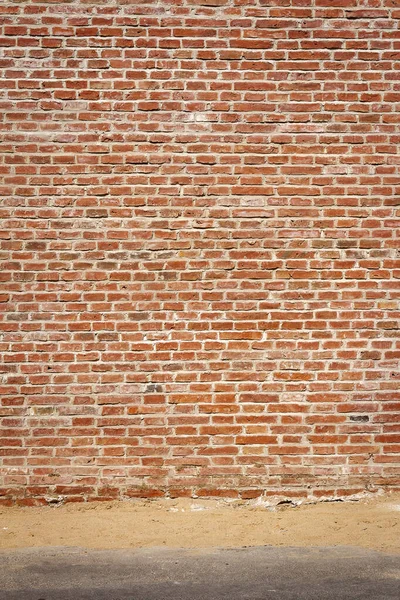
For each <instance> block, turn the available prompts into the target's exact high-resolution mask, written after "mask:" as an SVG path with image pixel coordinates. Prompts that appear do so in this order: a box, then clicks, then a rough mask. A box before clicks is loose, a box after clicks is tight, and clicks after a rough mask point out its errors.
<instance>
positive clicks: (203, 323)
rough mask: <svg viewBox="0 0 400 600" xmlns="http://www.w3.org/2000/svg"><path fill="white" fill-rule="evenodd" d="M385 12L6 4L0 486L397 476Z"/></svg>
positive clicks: (341, 481)
mask: <svg viewBox="0 0 400 600" xmlns="http://www.w3.org/2000/svg"><path fill="white" fill-rule="evenodd" d="M399 19H400V6H399V4H398V2H397V1H396V0H385V1H381V0H364V1H363V2H354V1H352V0H271V1H269V0H268V1H267V0H172V1H171V2H167V1H166V0H153V1H152V0H144V1H143V2H141V1H140V2H139V1H134V0H133V1H127V0H125V1H118V2H114V1H113V0H110V1H107V2H97V3H95V4H94V3H91V2H86V1H82V2H69V1H65V2H53V1H51V0H48V1H47V2H46V1H39V2H36V1H23V0H20V1H18V2H12V1H11V2H2V3H1V5H0V25H1V34H0V44H1V58H0V72H1V79H2V85H1V99H0V107H1V122H0V125H1V149H0V150H1V159H0V171H1V189H0V191H1V195H2V203H1V209H0V210H1V233H0V235H1V240H0V242H1V247H0V248H1V249H0V252H1V254H0V263H1V265H0V278H1V285H2V288H1V289H2V291H1V295H0V301H1V304H0V306H1V309H2V312H1V315H2V316H1V322H0V324H1V329H2V334H1V339H0V349H1V352H2V356H3V361H2V371H3V374H2V378H1V383H0V386H1V400H0V411H1V412H0V415H1V418H0V436H1V443H0V455H1V456H0V459H1V463H0V486H1V489H0V494H1V497H2V498H3V500H2V501H3V502H12V501H14V500H17V501H19V502H22V503H26V504H29V503H35V502H41V501H42V502H44V501H46V498H47V499H49V498H56V497H58V496H62V497H65V498H67V499H70V500H79V499H83V498H84V499H96V498H113V497H135V496H157V495H166V494H169V495H191V494H197V495H201V496H212V495H226V496H237V495H241V496H242V497H245V498H249V497H253V496H257V495H259V494H262V493H265V492H266V493H267V494H279V495H282V496H287V497H290V496H304V495H306V494H312V495H314V496H321V495H334V494H349V493H353V492H356V491H359V490H362V489H365V488H368V489H377V488H379V487H382V486H383V487H392V488H394V487H396V486H397V487H400V466H399V465H400V458H399V453H400V416H399V415H400V398H399V370H398V367H399V356H400V350H399V329H398V327H399V305H398V297H399V295H398V289H399V288H398V281H399V279H398V277H399V274H400V268H399V250H400V246H399V236H398V233H399V228H398V225H399V209H398V205H399V191H400V177H399V162H400V155H399V152H398V149H399V141H400V131H399V121H400V117H399V113H400V111H399V108H400V60H399V59H400V31H399Z"/></svg>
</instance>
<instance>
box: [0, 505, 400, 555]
mask: <svg viewBox="0 0 400 600" xmlns="http://www.w3.org/2000/svg"><path fill="white" fill-rule="evenodd" d="M265 545H273V546H360V547H363V548H374V549H376V550H381V551H386V552H399V553H400V494H390V495H386V496H375V497H372V498H371V497H369V498H363V499H361V500H358V501H346V502H321V503H318V504H311V505H300V506H295V507H293V506H281V507H279V506H278V507H275V508H271V507H268V506H266V505H265V504H263V503H261V502H259V503H257V502H252V503H240V502H229V501H226V500H224V501H213V500H190V499H185V500H162V501H159V500H157V501H130V502H111V503H96V502H93V503H88V504H83V503H82V504H80V503H79V504H66V505H64V506H48V507H40V508H14V507H13V508H8V507H2V508H0V549H7V548H24V547H38V546H79V547H82V548H98V549H113V548H144V547H173V548H178V547H179V548H212V547H225V548H232V547H242V546H265Z"/></svg>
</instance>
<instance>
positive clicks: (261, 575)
mask: <svg viewBox="0 0 400 600" xmlns="http://www.w3.org/2000/svg"><path fill="white" fill-rule="evenodd" d="M399 599H400V555H389V554H383V553H379V552H375V551H371V550H363V549H360V548H352V547H340V548H329V547H327V548H272V547H258V548H240V549H220V550H215V549H210V550H172V549H142V550H112V551H110V550H107V551H103V550H101V551H99V550H84V549H81V548H31V549H24V550H7V551H1V552H0V600H399Z"/></svg>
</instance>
